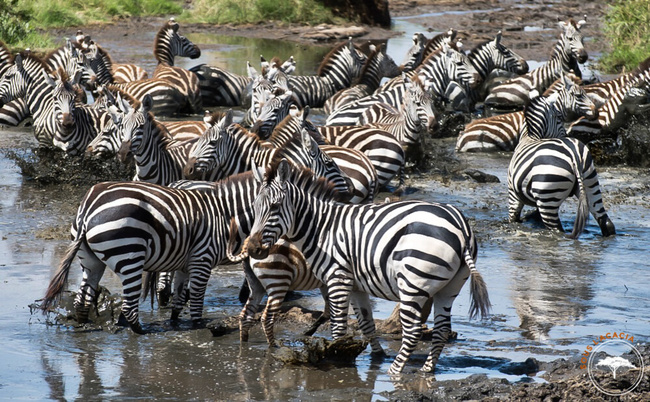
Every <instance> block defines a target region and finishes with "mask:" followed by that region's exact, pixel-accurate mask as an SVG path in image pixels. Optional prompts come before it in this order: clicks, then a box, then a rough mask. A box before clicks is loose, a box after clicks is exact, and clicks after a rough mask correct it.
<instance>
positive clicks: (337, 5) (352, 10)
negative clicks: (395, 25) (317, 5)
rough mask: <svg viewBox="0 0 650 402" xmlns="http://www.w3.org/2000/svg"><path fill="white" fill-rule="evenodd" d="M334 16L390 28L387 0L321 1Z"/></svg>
mask: <svg viewBox="0 0 650 402" xmlns="http://www.w3.org/2000/svg"><path fill="white" fill-rule="evenodd" d="M321 3H322V4H323V5H324V6H325V7H327V8H329V9H330V10H331V11H332V13H333V14H334V15H336V16H339V17H343V18H345V19H347V20H350V21H356V22H359V23H361V24H368V25H379V26H381V27H385V28H389V27H390V12H389V10H388V1H387V0H358V1H350V0H321Z"/></svg>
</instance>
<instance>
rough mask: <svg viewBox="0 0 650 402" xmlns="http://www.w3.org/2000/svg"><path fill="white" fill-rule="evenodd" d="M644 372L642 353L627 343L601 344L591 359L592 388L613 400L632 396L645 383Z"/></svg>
mask: <svg viewBox="0 0 650 402" xmlns="http://www.w3.org/2000/svg"><path fill="white" fill-rule="evenodd" d="M644 369H645V365H644V364H643V357H642V356H641V353H639V351H638V350H637V349H636V348H635V347H634V346H632V344H631V343H630V342H628V341H625V340H623V339H611V340H608V341H605V342H603V343H601V344H600V345H598V346H597V347H596V349H594V351H593V352H592V353H591V354H590V355H589V361H588V363H587V371H588V372H589V379H590V380H591V382H592V384H594V386H595V387H596V388H597V389H598V390H599V391H600V392H602V393H603V394H606V395H610V396H621V395H625V394H627V393H629V392H632V391H633V390H634V388H636V387H637V386H638V385H639V383H640V382H641V379H642V378H643V371H644Z"/></svg>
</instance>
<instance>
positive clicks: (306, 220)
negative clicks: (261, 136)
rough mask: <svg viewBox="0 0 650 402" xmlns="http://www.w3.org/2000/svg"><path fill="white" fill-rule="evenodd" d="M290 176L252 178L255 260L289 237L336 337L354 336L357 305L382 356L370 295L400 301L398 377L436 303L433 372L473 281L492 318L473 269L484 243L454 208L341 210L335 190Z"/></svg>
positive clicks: (401, 205) (401, 204)
mask: <svg viewBox="0 0 650 402" xmlns="http://www.w3.org/2000/svg"><path fill="white" fill-rule="evenodd" d="M291 169H292V168H291V167H290V166H289V165H288V164H287V163H286V161H280V162H279V163H278V164H277V166H272V167H270V168H269V169H267V170H266V171H265V172H264V170H262V169H257V168H256V169H254V170H253V174H254V175H255V178H256V180H258V181H259V182H260V191H259V193H258V195H257V198H256V200H255V203H254V207H253V208H254V212H255V220H254V222H253V225H252V229H251V234H250V240H249V242H248V248H247V249H248V253H249V255H250V256H252V257H253V258H264V257H266V256H267V255H268V252H269V248H270V247H271V246H272V245H273V244H275V243H276V242H277V241H278V240H279V239H280V238H281V237H282V236H286V238H287V240H289V241H291V242H292V243H294V244H295V245H296V246H297V247H298V249H300V250H301V251H302V252H303V254H304V256H305V260H306V261H307V262H308V263H309V265H310V266H311V269H312V270H313V272H314V275H315V276H316V277H317V278H318V279H320V280H321V281H322V282H323V283H324V284H325V285H326V286H327V293H328V299H329V308H330V316H331V318H330V321H331V326H332V336H333V338H334V339H338V338H341V337H342V336H344V335H345V333H346V332H347V320H348V319H347V314H348V308H349V304H350V301H352V304H353V307H354V308H355V312H356V314H357V317H358V320H359V326H360V328H361V330H362V332H363V334H364V336H365V337H367V338H368V339H369V340H370V344H371V346H372V353H373V355H382V354H383V349H382V347H381V345H380V344H379V341H378V339H377V338H376V336H375V324H374V321H373V318H372V309H371V306H370V300H369V295H373V296H376V297H381V298H384V299H388V300H393V301H399V302H400V303H401V304H400V306H401V307H400V308H401V310H400V318H401V322H402V327H403V329H402V346H401V348H400V350H399V352H398V355H397V357H396V358H395V360H394V361H393V363H392V365H391V367H390V369H389V373H390V374H397V373H400V372H401V371H402V370H403V368H404V366H405V363H406V361H407V360H408V358H409V357H410V355H411V353H412V352H413V350H414V349H415V347H416V345H417V342H418V340H419V339H420V336H421V333H422V322H423V319H426V317H422V311H423V308H424V305H425V304H426V303H427V301H428V300H429V299H433V301H434V317H435V318H434V320H435V327H434V330H433V342H432V343H433V345H432V349H431V352H430V353H429V356H428V358H427V360H426V362H425V364H424V366H423V367H422V371H425V372H432V371H433V370H434V368H435V365H436V362H437V360H438V357H439V356H440V352H441V351H442V348H443V346H444V344H445V342H446V340H447V338H448V336H449V332H450V328H451V324H450V318H451V316H450V312H451V308H452V304H453V301H454V299H455V297H456V295H457V294H458V293H459V292H460V289H461V288H462V286H463V284H464V283H465V281H466V280H467V278H468V277H470V276H471V278H472V281H471V282H472V283H471V287H470V290H471V295H472V303H471V308H470V317H474V316H475V315H477V314H480V315H481V316H485V315H487V313H488V310H489V307H490V302H489V297H488V293H487V287H486V285H485V282H484V281H483V279H482V277H481V275H480V273H479V272H478V270H477V269H476V267H475V263H474V261H475V260H476V255H477V248H478V246H477V242H476V238H475V236H474V233H473V231H472V229H471V227H470V226H469V224H468V222H467V220H466V218H465V217H464V216H463V214H462V213H461V212H460V211H459V210H458V209H457V208H455V207H453V206H451V205H445V204H438V203H429V202H424V201H398V202H391V203H387V204H362V205H347V204H342V203H339V202H335V201H336V198H335V196H333V195H332V194H331V186H329V185H327V183H325V182H323V181H322V180H314V178H313V176H311V175H310V174H309V173H308V172H306V173H304V174H301V173H298V174H295V173H291ZM296 176H297V177H296Z"/></svg>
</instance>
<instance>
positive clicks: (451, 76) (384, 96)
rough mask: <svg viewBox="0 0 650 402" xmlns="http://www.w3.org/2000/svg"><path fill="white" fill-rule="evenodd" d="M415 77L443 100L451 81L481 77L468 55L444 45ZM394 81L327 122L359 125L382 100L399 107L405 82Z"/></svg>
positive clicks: (470, 82) (472, 82) (466, 82)
mask: <svg viewBox="0 0 650 402" xmlns="http://www.w3.org/2000/svg"><path fill="white" fill-rule="evenodd" d="M412 76H413V77H415V76H418V77H419V80H420V81H421V83H422V86H423V87H424V88H425V90H426V91H427V92H429V93H430V94H431V96H432V97H433V100H434V101H438V100H442V99H444V97H445V94H446V92H447V88H448V87H449V84H450V82H451V81H456V82H458V83H460V84H461V85H469V86H474V85H476V83H477V80H478V78H479V76H478V73H477V72H476V70H474V67H472V65H471V63H469V61H468V60H467V58H466V57H465V56H464V55H462V54H461V53H460V52H458V51H457V50H455V49H453V48H452V47H449V46H443V47H441V48H440V49H438V50H437V51H435V52H434V53H432V54H431V55H430V56H429V57H428V58H427V59H426V60H425V61H423V62H422V64H421V65H420V67H418V68H417V69H416V70H415V72H414V74H412ZM393 80H395V79H393ZM412 81H413V82H415V78H412ZM393 82H394V85H393V86H392V87H391V88H390V89H388V90H386V91H382V92H380V93H375V94H373V95H370V96H367V97H365V98H362V99H359V100H357V101H355V102H352V103H350V104H348V105H346V106H344V107H341V108H340V109H338V110H336V111H334V112H333V113H332V114H330V115H329V116H328V117H327V120H326V125H328V126H335V125H339V126H351V125H355V124H358V122H359V117H360V116H361V114H362V113H363V112H364V111H365V110H366V109H367V108H369V107H370V106H372V105H373V104H375V103H379V102H383V103H386V104H388V105H390V106H393V107H394V108H398V107H399V106H400V105H401V104H402V98H403V96H404V92H405V91H406V87H405V85H404V82H403V81H400V82H397V81H393Z"/></svg>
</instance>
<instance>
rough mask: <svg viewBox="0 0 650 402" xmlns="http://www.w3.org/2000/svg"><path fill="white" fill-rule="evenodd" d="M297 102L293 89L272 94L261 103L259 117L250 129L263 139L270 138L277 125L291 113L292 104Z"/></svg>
mask: <svg viewBox="0 0 650 402" xmlns="http://www.w3.org/2000/svg"><path fill="white" fill-rule="evenodd" d="M296 103H297V102H296V99H295V97H294V95H293V92H292V91H286V92H284V93H281V94H279V95H273V94H270V96H269V98H268V99H267V100H266V101H265V102H262V103H260V105H259V106H260V108H259V113H258V115H257V119H256V120H255V122H254V123H253V127H252V128H251V130H250V131H251V132H253V133H256V134H257V135H258V136H259V137H260V138H262V139H266V138H268V137H269V136H270V135H271V133H272V132H273V129H274V128H275V126H277V125H278V123H279V122H281V121H282V120H284V118H285V117H287V116H288V115H289V110H290V109H291V105H295V104H296Z"/></svg>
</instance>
